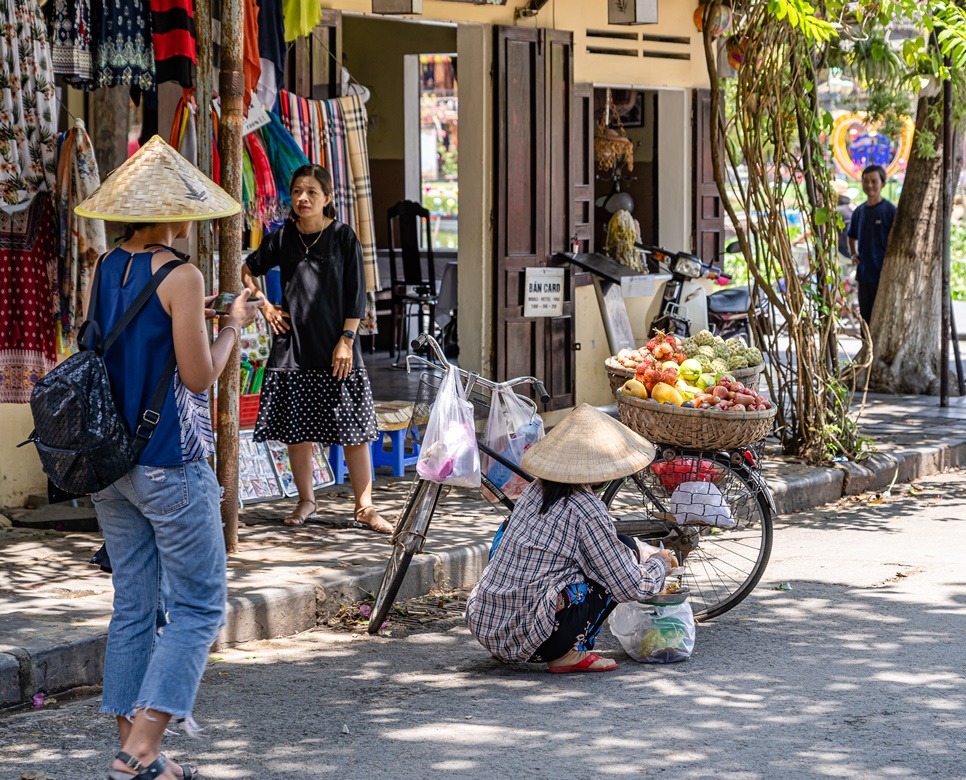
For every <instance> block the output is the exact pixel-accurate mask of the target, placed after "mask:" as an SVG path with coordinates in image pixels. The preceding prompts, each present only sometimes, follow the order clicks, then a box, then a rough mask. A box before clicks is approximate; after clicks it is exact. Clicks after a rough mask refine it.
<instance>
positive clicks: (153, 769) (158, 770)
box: [107, 750, 168, 780]
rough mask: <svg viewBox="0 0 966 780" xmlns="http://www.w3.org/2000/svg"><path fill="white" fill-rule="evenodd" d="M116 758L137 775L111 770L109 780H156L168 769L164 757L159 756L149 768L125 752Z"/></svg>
mask: <svg viewBox="0 0 966 780" xmlns="http://www.w3.org/2000/svg"><path fill="white" fill-rule="evenodd" d="M114 758H115V759H116V760H117V761H123V762H124V764H125V765H126V766H128V767H130V768H131V769H133V770H134V771H135V772H136V773H137V774H134V775H129V774H126V773H125V772H118V771H117V770H116V769H111V770H110V771H108V773H107V780H132V778H134V780H154V778H156V777H157V776H158V775H162V774H164V770H165V769H167V768H168V764H167V761H165V758H164V756H158V757H157V758H156V759H154V761H152V762H151V763H150V764H148V765H147V766H144V764H142V763H141V762H140V761H138V760H137V759H136V758H135V757H134V756H132V755H130V754H129V753H125V752H124V751H123V750H122V751H121V752H120V753H118V754H117V755H116V756H114Z"/></svg>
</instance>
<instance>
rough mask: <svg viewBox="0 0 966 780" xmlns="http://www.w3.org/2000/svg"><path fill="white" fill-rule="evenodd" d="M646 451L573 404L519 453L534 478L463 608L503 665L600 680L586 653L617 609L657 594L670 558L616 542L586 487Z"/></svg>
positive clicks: (618, 475) (620, 471) (643, 463)
mask: <svg viewBox="0 0 966 780" xmlns="http://www.w3.org/2000/svg"><path fill="white" fill-rule="evenodd" d="M654 453H655V450H654V446H653V445H652V444H651V443H650V442H648V441H647V440H646V439H644V438H642V437H641V436H638V435H637V434H636V433H634V432H633V431H631V430H630V429H629V428H626V427H625V426H623V425H621V424H620V423H619V422H617V421H616V420H614V419H612V418H611V417H608V416H607V415H606V414H604V413H603V412H600V411H598V410H596V409H594V408H593V407H592V406H588V405H587V404H581V405H580V406H578V407H577V408H576V409H575V410H574V411H572V412H571V413H570V414H569V415H567V417H565V418H564V419H563V421H562V422H560V423H559V424H558V425H557V426H556V427H555V428H554V429H553V430H551V431H550V433H548V434H547V436H546V437H545V438H544V439H543V440H542V441H539V442H537V443H536V444H534V445H533V446H532V447H531V448H530V449H529V450H527V452H526V453H525V454H524V456H523V459H522V461H521V466H522V467H523V468H524V469H525V470H526V471H528V472H529V473H531V474H533V475H534V476H535V477H538V479H537V480H536V481H535V482H534V483H533V484H532V485H530V486H529V487H528V488H527V489H526V491H524V493H523V495H522V496H520V499H519V500H518V501H517V504H516V507H515V508H514V510H513V512H512V513H511V514H510V517H509V518H508V520H507V522H506V523H504V526H503V527H502V528H501V531H502V534H501V533H499V532H498V534H497V539H495V540H494V545H493V550H492V551H491V554H490V555H491V557H490V562H489V564H488V565H487V567H486V570H485V571H484V572H483V576H482V578H481V579H480V581H479V583H477V585H476V587H475V588H473V592H472V593H471V594H470V598H469V600H468V601H467V604H466V623H467V625H468V626H469V629H470V631H471V633H472V634H473V635H474V636H475V637H476V638H477V639H478V640H479V641H480V643H481V644H483V646H484V647H486V649H487V650H489V651H490V652H491V653H492V654H493V656H494V657H496V658H499V659H500V660H502V661H504V662H522V661H539V662H543V663H546V664H547V669H548V671H551V672H557V673H560V672H608V671H611V670H613V669H616V668H617V664H616V663H615V662H614V661H612V660H610V659H608V658H601V657H600V656H599V655H597V654H596V653H594V652H592V651H593V649H594V643H595V642H596V639H597V634H598V633H599V632H600V629H601V627H602V626H603V624H604V620H605V619H606V617H607V616H608V615H609V614H610V612H611V611H612V610H613V609H614V607H615V606H616V605H617V604H618V602H623V601H633V600H635V599H643V598H646V597H647V596H650V595H652V594H654V593H657V592H658V591H660V590H661V589H662V588H663V587H664V578H665V577H666V575H667V572H668V569H669V568H670V567H671V565H672V562H673V561H672V557H671V555H670V554H669V553H668V552H665V551H660V552H656V553H655V554H654V555H651V556H650V557H644V556H643V554H642V552H641V550H640V548H639V547H638V546H637V544H636V543H635V542H634V540H633V539H631V538H630V537H626V536H619V535H618V534H617V532H616V531H615V530H614V523H613V521H612V520H611V519H610V517H609V516H608V514H607V507H605V506H604V504H603V502H602V501H601V500H600V499H599V498H597V496H595V495H594V492H593V490H592V486H593V485H599V484H601V483H604V482H609V481H611V480H614V479H622V478H623V477H626V476H629V475H631V474H635V473H637V472H638V471H640V470H641V469H643V468H646V467H647V466H648V465H649V464H650V463H651V461H652V460H653V459H654Z"/></svg>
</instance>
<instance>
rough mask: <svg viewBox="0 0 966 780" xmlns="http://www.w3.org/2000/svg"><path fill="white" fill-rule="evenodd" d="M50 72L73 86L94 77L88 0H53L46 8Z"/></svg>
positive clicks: (82, 85) (84, 83)
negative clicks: (48, 30)
mask: <svg viewBox="0 0 966 780" xmlns="http://www.w3.org/2000/svg"><path fill="white" fill-rule="evenodd" d="M45 11H46V13H47V18H48V24H49V27H50V54H51V61H52V65H53V71H54V73H56V74H57V75H58V76H63V77H64V81H66V82H67V83H68V84H72V85H73V86H75V87H81V88H83V87H86V86H88V85H90V83H91V81H92V80H93V78H94V65H93V59H92V57H91V3H90V0H53V1H52V2H50V3H48V4H47V5H46V7H45Z"/></svg>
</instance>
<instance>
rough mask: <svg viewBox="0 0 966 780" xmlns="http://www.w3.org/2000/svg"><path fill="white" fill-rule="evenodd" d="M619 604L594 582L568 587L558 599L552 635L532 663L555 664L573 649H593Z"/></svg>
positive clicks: (537, 652)
mask: <svg viewBox="0 0 966 780" xmlns="http://www.w3.org/2000/svg"><path fill="white" fill-rule="evenodd" d="M616 606H617V602H616V601H614V599H612V598H611V597H610V594H608V593H607V589H606V588H604V586H603V585H601V584H600V583H599V582H594V581H593V580H591V581H590V582H588V583H584V582H581V583H579V584H577V585H568V586H567V587H566V588H564V590H563V592H561V593H560V595H559V596H557V611H556V612H555V613H554V616H553V632H552V633H551V634H550V636H549V637H547V639H546V641H544V643H543V644H542V645H540V647H538V648H537V651H536V652H535V653H534V654H533V655H532V656H531V657H530V660H531V661H542V662H544V663H546V662H548V661H556V660H557V659H558V658H562V657H563V656H565V655H566V654H567V653H569V652H570V651H571V650H578V651H587V650H593V649H594V645H595V644H596V643H597V636H598V635H599V634H600V630H601V629H602V628H603V627H604V621H605V620H606V619H607V616H608V615H610V613H611V612H613V611H614V607H616Z"/></svg>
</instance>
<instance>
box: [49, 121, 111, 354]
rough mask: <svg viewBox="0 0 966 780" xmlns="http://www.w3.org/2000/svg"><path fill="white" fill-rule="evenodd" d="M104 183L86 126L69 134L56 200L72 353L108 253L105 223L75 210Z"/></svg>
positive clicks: (63, 303) (66, 337)
mask: <svg viewBox="0 0 966 780" xmlns="http://www.w3.org/2000/svg"><path fill="white" fill-rule="evenodd" d="M100 183H101V179H100V175H99V174H98V170H97V160H96V159H95V157H94V146H93V144H92V143H91V139H90V137H89V136H88V135H87V131H86V130H85V129H84V124H83V122H80V121H78V122H77V124H76V125H75V126H74V129H72V130H69V131H68V132H67V133H65V134H64V141H63V144H62V145H61V151H60V160H59V162H58V165H57V184H56V187H55V189H54V202H55V204H56V210H57V245H58V246H57V260H58V277H59V280H60V294H59V299H58V314H59V319H60V336H61V343H60V348H61V350H62V351H65V352H72V351H74V350H75V349H76V347H77V330H78V328H79V326H80V320H81V317H82V315H83V311H84V301H86V300H87V286H88V284H89V283H90V269H91V268H92V267H93V265H94V263H95V262H96V261H97V258H98V257H100V256H101V255H102V254H103V253H104V252H105V251H106V250H107V238H106V236H105V234H104V222H103V221H102V220H99V219H85V218H84V217H78V216H77V215H76V214H74V206H76V205H77V204H78V203H80V202H81V201H83V200H85V199H86V198H88V197H90V196H91V195H93V194H94V190H96V189H97V188H98V186H100Z"/></svg>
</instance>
